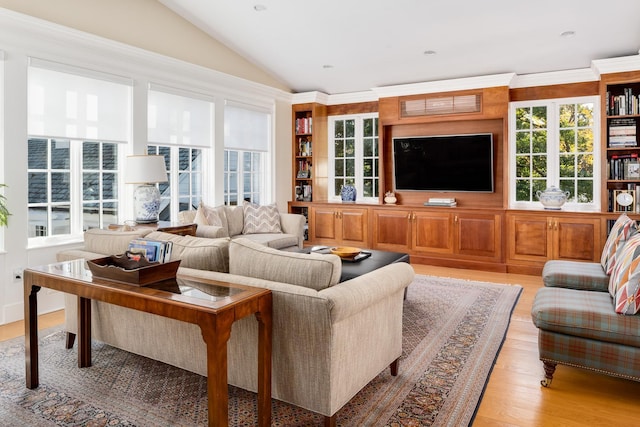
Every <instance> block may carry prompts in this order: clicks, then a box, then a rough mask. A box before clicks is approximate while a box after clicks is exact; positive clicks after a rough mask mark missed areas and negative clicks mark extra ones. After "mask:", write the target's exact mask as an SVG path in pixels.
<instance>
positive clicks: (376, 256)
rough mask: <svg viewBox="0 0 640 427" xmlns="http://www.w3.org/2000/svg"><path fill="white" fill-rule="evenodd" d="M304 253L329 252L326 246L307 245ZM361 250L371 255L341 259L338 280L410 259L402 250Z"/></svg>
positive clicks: (344, 279) (351, 277) (348, 278)
mask: <svg viewBox="0 0 640 427" xmlns="http://www.w3.org/2000/svg"><path fill="white" fill-rule="evenodd" d="M302 252H304V253H311V252H313V253H316V254H328V253H331V252H330V250H329V247H328V246H308V247H305V248H303V249H302ZM363 252H369V253H371V256H370V257H368V258H365V259H362V260H360V261H355V262H351V261H345V260H343V261H342V274H341V275H340V281H341V282H344V281H346V280H350V279H353V278H356V277H358V276H362V275H363V274H367V273H370V272H372V271H373V270H377V269H378V268H380V267H384V266H385V265H389V264H393V263H396V262H406V263H408V262H409V261H410V258H409V254H405V253H402V252H388V251H377V250H374V249H363Z"/></svg>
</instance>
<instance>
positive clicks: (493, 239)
mask: <svg viewBox="0 0 640 427" xmlns="http://www.w3.org/2000/svg"><path fill="white" fill-rule="evenodd" d="M454 225H455V252H456V253H457V254H459V255H467V256H472V257H485V258H491V259H495V260H499V259H501V257H502V216H501V215H496V214H479V213H465V212H463V213H460V214H458V213H456V214H454Z"/></svg>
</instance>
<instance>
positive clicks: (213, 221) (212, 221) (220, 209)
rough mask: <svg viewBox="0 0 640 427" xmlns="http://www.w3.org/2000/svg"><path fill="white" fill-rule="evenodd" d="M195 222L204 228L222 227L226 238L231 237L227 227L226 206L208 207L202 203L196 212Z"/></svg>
mask: <svg viewBox="0 0 640 427" xmlns="http://www.w3.org/2000/svg"><path fill="white" fill-rule="evenodd" d="M194 222H195V223H196V224H198V225H203V226H214V227H221V228H222V229H223V232H224V237H229V227H228V225H227V216H226V214H225V209H224V205H220V206H217V207H215V208H214V207H211V206H207V205H205V204H204V203H202V202H200V204H199V205H198V209H197V210H196V216H195V218H194Z"/></svg>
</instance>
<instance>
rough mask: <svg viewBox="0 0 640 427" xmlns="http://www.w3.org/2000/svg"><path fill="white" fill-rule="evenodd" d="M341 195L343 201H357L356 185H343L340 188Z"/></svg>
mask: <svg viewBox="0 0 640 427" xmlns="http://www.w3.org/2000/svg"><path fill="white" fill-rule="evenodd" d="M340 197H342V201H343V202H355V201H356V187H354V186H353V185H343V186H342V189H341V190H340Z"/></svg>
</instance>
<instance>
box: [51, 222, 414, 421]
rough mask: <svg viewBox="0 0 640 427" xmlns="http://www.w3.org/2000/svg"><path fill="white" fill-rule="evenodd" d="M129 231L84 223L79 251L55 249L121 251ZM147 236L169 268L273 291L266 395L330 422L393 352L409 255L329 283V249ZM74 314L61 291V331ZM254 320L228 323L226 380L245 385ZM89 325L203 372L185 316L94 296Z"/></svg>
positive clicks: (89, 254)
mask: <svg viewBox="0 0 640 427" xmlns="http://www.w3.org/2000/svg"><path fill="white" fill-rule="evenodd" d="M127 233H128V234H127ZM134 234H135V233H131V232H106V231H93V232H87V235H86V236H85V249H84V250H75V251H62V252H60V253H59V254H58V260H60V261H63V260H69V259H75V258H85V259H91V258H96V257H102V256H104V255H106V254H112V253H122V252H123V251H124V249H126V244H127V242H128V240H127V239H130V238H132V236H134ZM138 234H139V233H138ZM147 237H148V238H156V239H167V240H172V241H173V242H174V245H173V253H172V259H176V258H180V259H181V260H182V262H181V267H180V269H179V271H178V276H181V275H185V274H188V275H190V276H195V277H203V278H209V279H215V280H221V281H228V282H232V283H238V284H244V285H250V286H257V287H263V288H268V289H270V290H271V291H272V292H273V343H272V346H273V357H272V367H273V371H272V396H273V398H275V399H279V400H281V401H284V402H288V403H291V404H293V405H296V406H299V407H302V408H305V409H308V410H310V411H313V412H316V413H319V414H322V415H324V416H325V417H326V424H327V425H335V422H336V416H335V414H336V412H337V411H338V410H339V409H340V408H341V407H342V406H344V405H345V404H346V403H347V402H348V401H349V400H350V399H351V398H352V397H353V396H354V395H355V394H356V393H357V392H358V391H359V390H361V389H362V388H363V387H364V386H365V385H366V384H367V383H369V382H370V381H371V380H372V379H373V378H374V377H376V376H377V375H378V374H379V373H380V372H382V371H384V370H385V369H386V368H387V367H391V368H392V369H391V370H392V374H394V375H395V372H393V371H394V369H395V368H397V363H396V362H397V360H398V358H399V357H400V355H401V353H402V310H403V293H404V290H405V288H406V287H407V286H408V285H409V284H410V283H411V282H412V280H413V277H414V272H413V269H412V267H411V266H410V265H409V264H406V263H397V264H392V265H389V266H386V267H383V268H380V269H378V270H375V271H373V272H371V273H369V274H366V275H363V276H360V277H357V278H355V279H352V280H348V281H345V282H342V283H338V280H339V278H340V273H341V261H340V260H339V258H338V257H336V256H334V255H320V254H301V253H294V252H286V251H279V250H275V249H273V248H269V247H267V246H264V245H261V244H258V243H255V242H252V241H250V240H247V239H234V240H232V239H229V238H220V239H207V238H198V237H191V236H176V235H171V234H166V233H161V232H151V233H149V234H147ZM118 245H121V246H119V247H118ZM76 317H77V303H76V299H75V298H74V297H72V296H67V299H66V318H67V325H66V327H67V331H69V332H71V333H76V330H77V324H76ZM257 326H258V322H257V321H256V320H255V319H254V318H253V317H248V318H245V319H242V320H240V321H238V322H236V323H234V325H233V330H232V334H231V338H230V341H229V347H228V355H229V372H228V380H229V383H230V384H232V385H235V386H238V387H241V388H243V389H246V390H250V391H254V392H255V391H256V387H257V363H256V360H257V359H256V358H257V332H258V331H257V329H258V327H257ZM92 334H93V338H94V339H96V340H99V341H103V342H106V343H108V344H110V345H113V346H115V347H119V348H122V349H124V350H127V351H130V352H133V353H137V354H141V355H143V356H146V357H150V358H153V359H157V360H160V361H162V362H165V363H169V364H171V365H175V366H178V367H180V368H183V369H187V370H189V371H193V372H196V373H198V374H201V375H206V366H207V365H206V360H205V357H206V349H205V345H204V341H203V340H202V336H201V334H200V330H199V329H198V327H197V326H195V325H191V324H187V323H183V322H179V321H175V320H172V319H167V318H163V317H159V316H156V315H152V314H148V313H143V312H139V311H134V310H130V309H126V308H122V307H118V306H113V305H109V304H104V303H100V302H96V301H94V302H93V304H92ZM396 371H397V369H396Z"/></svg>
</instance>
